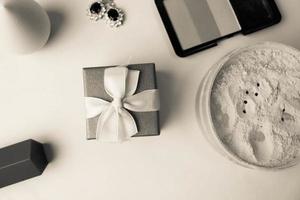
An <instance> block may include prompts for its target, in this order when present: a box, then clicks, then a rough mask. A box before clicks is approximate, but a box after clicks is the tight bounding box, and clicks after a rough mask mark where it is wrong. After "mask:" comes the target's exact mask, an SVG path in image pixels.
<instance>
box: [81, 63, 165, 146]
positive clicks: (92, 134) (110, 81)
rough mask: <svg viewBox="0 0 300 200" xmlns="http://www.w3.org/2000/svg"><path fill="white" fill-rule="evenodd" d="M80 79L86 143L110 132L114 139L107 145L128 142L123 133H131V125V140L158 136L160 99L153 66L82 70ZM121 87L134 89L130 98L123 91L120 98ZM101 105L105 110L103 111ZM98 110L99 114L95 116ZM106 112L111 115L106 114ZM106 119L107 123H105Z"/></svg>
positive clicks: (142, 65) (135, 65) (141, 65)
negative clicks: (82, 85)
mask: <svg viewBox="0 0 300 200" xmlns="http://www.w3.org/2000/svg"><path fill="white" fill-rule="evenodd" d="M125 68H126V69H125ZM134 77H135V78H134ZM83 79H84V95H85V98H86V106H87V115H90V116H87V120H86V124H87V126H86V128H87V130H86V131H87V139H89V140H91V139H96V138H97V137H98V138H99V135H100V136H101V135H102V134H104V135H105V134H107V133H108V132H111V131H113V132H114V133H113V134H114V135H115V136H111V137H110V138H108V139H107V140H108V141H110V140H113V141H119V140H123V139H128V138H126V136H124V130H123V129H127V130H129V132H131V133H133V131H132V129H135V127H134V125H133V123H134V122H135V125H136V133H135V134H134V135H132V136H133V137H136V136H155V135H159V134H160V127H159V111H158V110H159V98H158V89H157V84H156V72H155V65H154V64H152V63H150V64H134V65H128V66H126V67H120V66H110V67H93V68H84V69H83ZM124 82H125V83H124ZM134 82H136V85H135V84H134ZM132 85H133V86H132ZM134 85H135V86H134ZM123 87H125V88H126V89H125V90H127V89H128V88H130V87H131V88H133V89H131V90H132V91H131V92H129V93H131V94H128V91H126V92H127V94H123V96H122V95H121V97H119V96H118V95H119V94H120V92H121V91H119V90H123ZM134 87H135V88H134ZM116 88H118V89H116ZM112 90H116V91H112ZM125 90H124V91H125ZM126 92H125V93H126ZM111 93H114V94H111ZM112 96H114V97H112ZM130 96H131V97H130ZM103 102H104V103H103ZM102 104H104V106H106V108H105V109H103V108H102V107H103V105H102ZM95 105H98V108H97V106H95ZM123 105H124V106H123ZM136 107H139V108H136ZM97 109H98V110H100V112H97ZM109 109H111V111H108V110H109ZM95 112H96V113H95ZM109 112H110V114H108V113H109ZM127 112H128V113H127ZM108 118H110V119H109V120H107V119H108ZM112 118H114V119H112ZM131 118H132V119H131ZM105 119H106V121H105ZM100 120H102V121H100ZM133 121H134V122H133ZM99 129H101V131H100V130H99ZM113 129H114V130H113ZM125 132H126V131H125ZM120 134H123V136H120ZM117 135H118V136H117ZM112 137H115V138H112ZM117 137H119V138H117ZM122 137H123V138H122ZM124 137H125V138H124ZM130 137H131V136H130ZM104 140H105V139H104Z"/></svg>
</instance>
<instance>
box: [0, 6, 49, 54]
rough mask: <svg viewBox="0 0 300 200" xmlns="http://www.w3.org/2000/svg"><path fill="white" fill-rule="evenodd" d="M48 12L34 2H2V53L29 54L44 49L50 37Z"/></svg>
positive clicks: (0, 23)
mask: <svg viewBox="0 0 300 200" xmlns="http://www.w3.org/2000/svg"><path fill="white" fill-rule="evenodd" d="M50 27H51V26H50V20H49V16H48V15H47V13H46V11H45V10H44V9H43V8H42V7H41V6H40V5H39V4H38V3H37V2H36V1H34V0H0V30H1V31H0V52H1V53H14V54H27V53H32V52H34V51H36V50H38V49H40V48H41V47H43V46H44V45H45V44H46V42H47V40H48V38H49V35H50V29H51V28H50Z"/></svg>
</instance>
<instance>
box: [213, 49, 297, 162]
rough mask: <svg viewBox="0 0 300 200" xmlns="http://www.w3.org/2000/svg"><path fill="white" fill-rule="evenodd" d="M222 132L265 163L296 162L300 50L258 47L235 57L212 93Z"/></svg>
mask: <svg viewBox="0 0 300 200" xmlns="http://www.w3.org/2000/svg"><path fill="white" fill-rule="evenodd" d="M211 113H212V119H213V124H214V126H215V128H216V132H217V134H218V135H219V138H220V139H221V141H222V142H223V144H224V145H225V146H226V147H227V149H228V150H229V151H231V152H232V153H233V154H235V155H236V156H238V157H239V158H241V159H242V160H244V161H246V162H248V163H251V164H254V165H258V166H263V167H281V166H284V165H287V164H290V163H291V162H293V161H294V160H295V159H296V158H297V157H298V153H299V147H300V56H299V53H298V52H297V51H296V50H294V49H288V50H287V49H285V50H283V49H281V48H278V49H277V48H268V47H264V48H263V47H261V48H254V49H248V50H245V51H243V52H242V53H240V54H238V55H236V56H234V57H233V58H231V59H230V60H229V61H228V62H227V63H226V64H225V65H224V66H223V67H222V69H221V70H220V72H219V73H218V75H217V77H216V80H215V82H214V85H213V89H212V93H211Z"/></svg>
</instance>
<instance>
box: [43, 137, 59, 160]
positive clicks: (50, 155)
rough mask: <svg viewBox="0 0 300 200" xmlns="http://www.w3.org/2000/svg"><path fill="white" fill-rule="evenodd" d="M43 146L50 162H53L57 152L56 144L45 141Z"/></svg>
mask: <svg viewBox="0 0 300 200" xmlns="http://www.w3.org/2000/svg"><path fill="white" fill-rule="evenodd" d="M43 146H44V151H45V154H46V157H47V160H48V162H49V163H51V162H53V160H54V159H55V158H56V153H57V152H56V151H55V149H54V146H53V145H52V144H50V143H48V142H47V143H44V144H43Z"/></svg>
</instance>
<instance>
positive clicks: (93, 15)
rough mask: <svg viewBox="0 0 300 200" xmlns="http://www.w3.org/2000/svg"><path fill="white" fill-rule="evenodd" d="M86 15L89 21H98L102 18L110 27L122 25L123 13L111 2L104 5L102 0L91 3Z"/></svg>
mask: <svg viewBox="0 0 300 200" xmlns="http://www.w3.org/2000/svg"><path fill="white" fill-rule="evenodd" d="M88 15H89V16H90V19H91V20H95V21H97V20H99V19H102V18H103V17H104V16H105V18H106V20H107V21H108V23H109V25H110V26H111V27H118V26H121V25H122V24H123V21H124V12H123V11H122V10H121V9H119V8H117V7H116V6H115V3H113V2H112V1H109V2H106V3H104V1H103V0H98V1H96V2H93V3H92V4H91V5H90V7H89V9H88Z"/></svg>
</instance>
